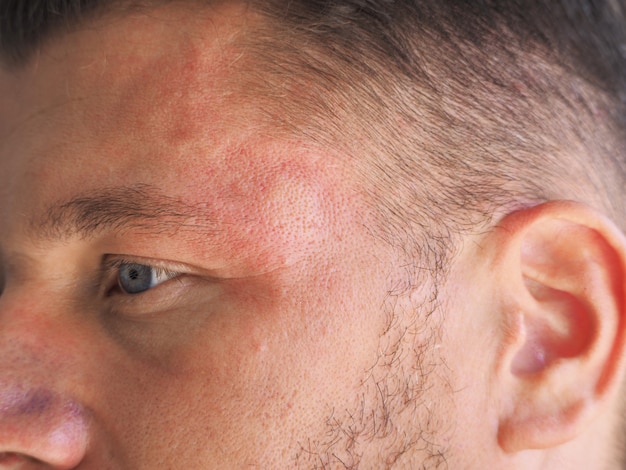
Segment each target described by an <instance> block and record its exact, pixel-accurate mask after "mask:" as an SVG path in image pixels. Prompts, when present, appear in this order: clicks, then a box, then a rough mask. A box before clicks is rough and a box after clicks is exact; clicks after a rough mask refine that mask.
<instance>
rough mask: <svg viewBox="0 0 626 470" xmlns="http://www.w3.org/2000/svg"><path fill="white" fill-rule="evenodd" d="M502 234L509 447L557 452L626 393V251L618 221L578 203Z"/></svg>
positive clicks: (540, 212)
mask: <svg viewBox="0 0 626 470" xmlns="http://www.w3.org/2000/svg"><path fill="white" fill-rule="evenodd" d="M498 230H502V231H503V232H502V233H503V234H505V235H502V236H500V239H499V240H498V241H497V243H498V247H499V248H498V249H499V250H501V253H499V255H498V259H497V261H496V270H498V271H500V273H501V274H502V279H506V282H504V283H501V285H500V286H499V289H500V291H499V292H500V293H499V294H498V295H500V296H501V297H502V299H501V302H500V304H499V305H501V306H502V307H501V308H502V309H503V311H502V312H501V314H502V315H503V318H504V323H505V324H506V325H507V326H506V328H507V330H508V332H507V338H508V339H507V341H506V344H503V349H502V358H501V360H500V362H499V363H498V369H499V370H498V371H497V374H498V376H499V383H500V395H501V397H502V398H501V403H502V405H501V410H500V419H499V429H498V440H499V444H500V446H501V448H502V449H503V450H504V451H506V452H517V451H521V450H525V449H533V448H534V449H536V448H546V447H553V446H557V445H559V444H562V443H564V442H567V441H569V440H571V439H573V438H574V437H576V436H577V435H578V434H579V433H580V432H581V431H582V429H584V426H585V425H586V424H587V423H588V422H589V420H590V419H593V417H594V416H596V415H597V414H598V413H601V412H602V410H603V408H604V406H605V403H606V401H607V399H608V398H609V397H611V396H614V395H615V393H616V392H617V388H618V387H619V385H620V382H621V377H622V375H623V369H624V325H625V318H624V315H625V304H624V293H625V271H626V269H625V264H626V263H625V260H626V243H625V241H624V238H623V236H622V235H621V234H620V232H619V230H618V229H617V228H616V227H614V226H613V224H612V223H611V222H610V221H608V220H606V219H605V218H604V217H602V216H601V215H599V214H598V213H596V212H594V211H593V210H591V209H589V208H588V207H586V206H584V205H581V204H577V203H570V202H555V203H549V204H545V205H542V206H538V207H534V208H531V209H527V210H524V211H520V212H518V213H514V214H511V215H509V216H508V217H506V218H505V219H504V220H503V221H502V224H501V226H500V228H499V229H498ZM496 236H499V235H497V234H496Z"/></svg>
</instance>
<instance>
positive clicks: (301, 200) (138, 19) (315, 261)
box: [0, 2, 626, 470]
mask: <svg viewBox="0 0 626 470" xmlns="http://www.w3.org/2000/svg"><path fill="white" fill-rule="evenodd" d="M263 21H264V19H263V18H262V17H259V16H257V15H255V14H254V13H252V12H251V11H249V10H248V9H246V8H244V7H242V6H240V5H239V4H236V3H228V2H222V3H220V4H219V6H214V7H204V8H196V7H194V6H189V5H185V6H182V5H181V4H179V3H176V2H174V3H172V4H170V5H166V6H161V7H158V8H155V9H151V10H144V11H142V12H138V13H134V14H130V15H127V16H125V17H123V18H121V17H117V16H116V15H114V14H112V15H109V16H104V17H102V18H100V19H99V20H97V21H95V22H90V23H85V24H84V25H82V26H81V27H80V28H78V29H77V30H76V31H74V32H71V33H68V34H65V35H61V36H60V37H58V38H55V39H54V40H52V41H51V42H49V43H48V44H46V45H45V46H44V47H42V49H41V51H40V52H39V53H38V54H37V55H36V57H34V58H33V60H32V61H31V62H29V64H27V65H26V66H25V67H23V68H20V69H17V70H11V71H7V70H3V71H2V72H1V74H0V108H1V110H2V111H1V112H0V266H1V269H0V273H1V276H2V277H1V278H0V289H1V291H0V292H1V293H2V295H1V296H0V371H1V372H2V374H1V378H0V463H1V464H2V465H4V466H5V467H8V468H11V469H17V468H20V469H27V468H55V469H56V468H58V469H70V468H81V469H82V468H85V469H139V470H141V469H154V468H185V469H206V468H258V469H266V468H269V469H282V468H297V469H315V468H324V469H342V468H351V469H356V468H359V469H386V468H394V469H425V470H427V469H436V468H450V469H482V468H503V469H524V470H528V469H540V468H546V469H550V468H551V469H559V470H563V469H566V468H574V469H577V468H586V469H603V470H604V469H605V468H606V467H607V466H608V465H609V464H610V463H611V462H612V461H611V455H612V452H611V448H612V445H613V442H612V439H611V435H612V431H613V430H614V427H615V423H616V418H615V416H617V414H616V412H615V410H616V409H617V407H616V403H617V401H616V396H617V391H618V384H619V383H620V382H621V380H622V378H623V370H624V364H623V358H624V354H623V343H624V331H626V330H625V323H626V322H625V321H624V311H625V309H624V305H623V303H624V289H623V286H624V285H625V283H624V278H625V276H624V272H626V268H625V266H626V263H624V259H625V257H624V246H625V243H624V239H623V236H622V235H621V234H620V233H619V231H617V230H616V229H615V227H614V226H613V225H612V223H611V222H610V221H609V220H607V219H605V218H604V217H603V216H601V215H599V214H598V213H597V212H595V211H594V210H593V209H591V208H589V207H587V206H585V205H584V204H581V203H572V202H570V203H566V202H563V201H557V202H554V203H551V204H545V205H537V206H536V207H527V208H526V207H524V208H521V209H520V210H519V211H517V212H513V213H508V212H506V211H505V212H503V213H497V214H492V215H493V217H492V218H493V223H491V222H489V223H485V224H484V225H478V226H476V227H475V228H474V229H472V230H468V231H467V233H465V234H463V235H462V236H461V235H459V236H458V237H457V239H456V240H455V242H456V245H455V246H454V250H452V254H451V256H450V258H449V260H448V261H449V263H450V264H449V265H448V266H446V268H447V269H446V272H445V274H446V279H445V282H441V283H434V282H433V281H432V279H431V277H430V276H429V275H428V270H427V268H428V266H422V265H421V264H420V263H419V261H417V260H415V259H412V258H411V256H412V255H413V253H403V252H402V247H398V246H394V245H392V244H390V243H387V242H385V241H383V240H381V239H379V238H377V237H376V236H375V234H377V233H381V231H380V230H377V227H376V224H378V223H380V219H379V217H378V216H379V214H378V213H377V212H375V211H374V210H373V207H372V206H373V203H372V200H371V198H370V196H369V195H368V191H366V190H365V189H364V187H363V186H364V182H363V178H362V172H361V171H357V168H356V165H355V162H354V161H353V160H352V159H351V158H348V157H346V155H344V154H343V153H342V152H341V151H340V150H338V149H341V148H342V147H337V148H335V147H333V146H332V145H327V146H321V145H319V144H315V143H313V142H311V141H309V140H307V139H305V138H303V137H301V136H296V135H289V133H288V132H285V129H281V130H280V131H279V132H274V129H272V128H271V127H268V126H267V122H268V121H267V119H265V117H266V116H267V114H266V112H267V110H264V109H262V106H261V105H260V103H262V101H261V100H259V101H252V100H250V99H249V96H250V91H249V90H242V89H241V88H242V87H245V86H246V84H248V83H249V77H242V73H244V71H249V70H250V67H251V66H253V65H254V57H252V58H251V57H250V56H249V55H250V51H249V50H248V49H246V47H244V46H242V44H252V43H253V41H252V39H251V38H255V36H254V35H255V32H256V28H257V26H258V25H259V24H261V23H262V22H263ZM181 25H184V27H181ZM260 70H263V68H260ZM259 79H262V77H259ZM273 80H276V77H273ZM271 83H276V81H274V82H271ZM260 88H261V89H262V87H260ZM290 91H293V90H290ZM304 91H306V90H303V92H304ZM274 92H275V94H276V96H280V95H281V90H280V88H279V89H278V90H274ZM285 94H287V93H286V92H285ZM277 109H279V105H275V108H273V109H272V110H271V111H272V112H273V113H275V112H276V110H277ZM432 125H434V124H432ZM361 137H362V136H358V138H361ZM356 138H357V137H355V139H356ZM365 142H366V141H365V140H364V141H363V142H361V143H360V145H365ZM343 145H344V148H345V146H347V144H346V143H345V142H344V144H343ZM416 153H417V155H418V157H419V156H421V154H420V153H419V149H418V150H416ZM459 164H462V162H459ZM359 170H361V169H359ZM372 181H374V180H372ZM426 188H427V187H426ZM490 220H491V219H490ZM422 235H423V234H422ZM423 236H424V237H425V236H426V235H423ZM581 247H584V249H583V248H581ZM138 266H140V267H149V268H150V269H152V270H153V272H154V273H156V274H155V276H154V279H156V281H154V285H150V288H149V289H146V290H145V291H143V292H140V293H137V294H129V293H128V292H126V291H124V288H123V286H124V284H123V283H122V281H121V279H120V273H121V272H122V271H123V269H122V268H129V267H130V268H132V269H127V270H126V272H127V273H131V272H135V273H136V272H138V271H137V270H136V269H135V268H137V267H138ZM420 269H422V270H423V271H425V272H426V273H427V274H425V275H423V276H419V277H417V278H416V277H415V276H413V274H414V273H415V272H418V271H420ZM151 279H152V278H151ZM440 280H442V279H440ZM151 282H152V280H151ZM581 286H582V287H581ZM609 468H610V467H609Z"/></svg>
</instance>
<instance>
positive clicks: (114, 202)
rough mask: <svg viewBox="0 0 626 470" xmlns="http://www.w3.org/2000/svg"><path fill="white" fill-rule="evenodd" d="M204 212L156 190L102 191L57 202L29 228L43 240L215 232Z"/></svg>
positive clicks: (140, 187) (140, 186)
mask: <svg viewBox="0 0 626 470" xmlns="http://www.w3.org/2000/svg"><path fill="white" fill-rule="evenodd" d="M204 212H205V211H203V210H202V208H201V207H200V206H194V205H190V204H187V203H185V202H184V201H182V200H180V199H178V198H174V197H171V196H168V195H165V194H163V193H162V192H161V191H160V190H159V188H157V187H155V186H152V185H148V184H138V185H134V186H130V187H127V186H122V187H110V188H104V189H100V190H98V191H97V192H94V193H88V194H82V195H78V196H76V197H73V198H72V199H70V200H67V201H62V202H56V203H54V204H52V205H51V206H49V207H48V208H47V210H46V211H45V214H44V215H43V217H39V218H37V219H33V220H31V224H30V225H31V229H32V230H33V231H34V233H36V234H37V236H38V237H43V238H45V239H66V238H69V237H76V236H78V237H81V238H90V237H93V236H95V235H97V234H99V233H101V232H104V231H118V232H122V231H126V230H131V229H137V230H141V231H142V232H145V234H146V235H151V234H155V235H164V234H165V235H167V234H173V233H176V232H179V231H181V230H194V231H215V230H216V225H217V224H216V222H215V220H210V219H209V218H208V217H207V216H206V214H205V213H204Z"/></svg>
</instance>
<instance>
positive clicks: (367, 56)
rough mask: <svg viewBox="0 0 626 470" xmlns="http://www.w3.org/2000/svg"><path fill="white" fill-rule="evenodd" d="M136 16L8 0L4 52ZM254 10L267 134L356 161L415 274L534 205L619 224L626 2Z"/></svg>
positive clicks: (12, 53)
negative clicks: (575, 210) (109, 17)
mask: <svg viewBox="0 0 626 470" xmlns="http://www.w3.org/2000/svg"><path fill="white" fill-rule="evenodd" d="M166 1H167V0H144V1H143V4H145V5H152V4H156V3H164V2H166ZM178 1H179V2H187V3H194V4H202V3H203V2H204V3H213V2H212V1H211V0H178ZM140 3H141V2H139V1H136V0H2V1H1V2H0V54H1V56H2V57H3V58H4V62H5V64H6V65H7V66H13V67H18V66H20V64H22V65H23V64H25V63H27V62H28V60H29V58H30V57H31V56H32V55H33V54H34V53H35V51H36V50H37V48H39V47H40V46H41V45H42V44H43V43H45V42H46V41H48V40H50V39H51V38H53V37H54V36H55V35H59V34H62V33H63V32H64V31H68V30H71V29H73V28H76V27H79V26H80V22H81V21H83V20H84V18H87V17H90V16H94V15H96V14H97V12H98V11H101V10H102V11H107V12H110V11H111V9H112V8H114V7H117V6H119V5H133V6H136V5H139V4H140ZM249 6H250V8H252V9H254V10H256V11H258V12H260V13H262V14H263V15H265V17H266V18H267V22H266V24H265V25H261V26H259V27H258V31H255V34H253V35H247V36H246V37H245V38H244V39H242V41H244V42H245V45H246V46H247V49H246V50H248V51H249V54H248V60H247V61H246V60H242V61H241V62H240V66H241V67H244V68H245V67H247V66H249V67H248V69H246V72H247V73H246V74H244V77H245V78H244V80H246V82H245V86H242V90H243V92H244V93H247V94H248V97H249V99H250V100H251V102H254V103H256V104H258V105H259V108H260V109H262V110H263V112H264V113H265V118H266V119H267V120H268V123H270V124H271V129H273V130H277V131H278V130H284V131H285V132H289V133H297V134H299V135H303V136H306V137H308V138H309V139H310V141H311V142H314V143H315V142H317V143H320V144H323V145H324V146H326V147H328V148H331V147H335V148H339V150H340V152H338V153H341V154H344V155H348V156H349V157H351V158H353V159H354V160H355V162H358V163H359V164H358V165H355V166H357V167H358V169H359V171H360V173H361V176H362V178H363V181H364V184H363V190H364V191H366V192H368V193H370V194H371V196H372V198H371V200H372V205H373V208H374V210H375V211H376V212H377V214H378V217H379V222H380V223H379V224H378V226H377V227H376V228H373V231H374V232H375V233H376V235H378V236H380V237H382V238H384V239H385V240H386V241H387V242H389V243H391V244H393V245H395V246H397V247H398V249H399V250H401V251H404V252H407V257H408V258H410V259H413V260H415V261H414V266H413V270H414V272H413V273H412V274H414V275H415V276H418V275H419V274H420V273H421V272H423V271H425V272H431V273H434V274H435V275H437V274H438V273H441V272H442V271H443V270H444V269H443V268H444V267H445V264H446V263H445V259H446V257H447V256H449V255H450V250H451V247H453V246H454V244H453V243H450V241H451V239H452V238H454V237H455V235H456V234H458V233H460V232H463V231H466V230H475V229H476V227H477V226H480V225H481V224H482V223H485V222H489V221H490V220H491V218H493V217H497V214H498V211H506V210H511V209H515V208H519V207H523V206H526V205H531V204H536V203H538V202H541V201H546V200H550V199H565V198H568V199H577V200H580V201H583V202H586V203H588V204H591V205H594V206H596V207H599V208H600V209H602V210H604V211H605V212H607V213H608V214H609V215H610V216H611V217H613V218H614V219H615V220H616V222H617V223H618V224H621V226H622V228H625V227H626V201H625V199H624V196H623V192H624V191H623V188H624V187H626V19H625V13H626V0H603V1H602V0H344V1H341V0H255V1H250V2H249ZM412 282H415V279H412V280H408V281H407V286H406V288H410V287H411V283H412Z"/></svg>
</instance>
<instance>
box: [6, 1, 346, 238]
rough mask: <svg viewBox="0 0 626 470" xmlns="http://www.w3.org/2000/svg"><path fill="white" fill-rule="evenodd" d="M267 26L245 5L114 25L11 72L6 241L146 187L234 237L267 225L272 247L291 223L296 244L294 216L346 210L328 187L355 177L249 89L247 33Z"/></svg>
mask: <svg viewBox="0 0 626 470" xmlns="http://www.w3.org/2000/svg"><path fill="white" fill-rule="evenodd" d="M257 21H259V20H258V18H256V17H254V15H252V14H251V13H249V12H248V11H247V10H246V9H245V8H240V7H234V6H229V7H227V8H226V7H220V9H219V10H218V9H213V8H205V9H202V10H200V11H191V10H184V9H183V10H181V9H179V8H177V7H174V6H168V7H164V8H161V9H157V10H154V11H151V12H149V13H142V14H136V15H133V16H130V17H127V18H114V17H112V18H108V19H104V20H101V21H99V22H98V23H96V24H93V25H88V26H86V27H85V28H83V29H82V30H81V31H79V32H76V33H73V34H68V35H66V36H64V37H62V38H60V39H58V40H56V41H55V42H53V43H51V44H50V45H48V46H47V47H45V48H44V49H43V51H42V53H41V54H40V55H39V57H37V58H36V60H35V61H34V62H33V63H32V64H31V65H30V66H29V67H28V68H26V69H24V70H20V71H17V72H5V73H4V74H3V75H2V76H1V77H0V88H1V90H2V92H1V93H0V106H1V109H2V110H3V111H2V113H0V116H1V117H0V188H1V189H0V198H1V200H2V206H3V209H2V210H1V211H0V220H1V221H2V223H1V224H0V225H2V226H3V227H4V229H3V231H4V232H5V233H4V237H5V238H6V237H8V235H7V231H9V232H10V231H11V230H13V232H15V230H17V229H11V227H20V229H22V230H23V228H24V227H30V226H32V225H33V224H32V221H33V220H34V221H35V225H36V223H37V221H38V220H41V219H45V216H46V214H48V213H50V206H51V205H54V204H57V203H59V204H62V203H64V202H65V201H68V200H72V199H75V198H77V197H78V198H81V197H83V196H85V195H89V194H111V193H114V194H120V193H124V191H119V190H118V188H124V187H126V188H134V187H136V185H138V184H139V185H141V188H155V189H156V190H158V191H159V193H160V195H162V196H164V197H163V198H161V199H160V200H167V201H176V200H180V202H181V203H182V204H183V205H184V207H187V208H193V210H201V211H203V216H204V219H203V220H204V221H207V220H211V221H214V222H215V224H217V225H220V224H221V226H222V227H229V230H228V231H227V233H228V234H227V235H224V237H225V238H228V239H233V238H237V236H239V235H241V237H242V238H245V237H246V236H247V235H245V234H241V233H240V234H238V235H237V234H234V233H233V230H234V228H233V227H236V226H241V225H242V221H248V222H249V223H253V224H256V225H258V226H266V227H269V228H268V229H267V231H266V235H267V236H268V237H270V238H271V239H272V240H276V239H277V237H276V227H278V226H280V225H281V224H283V225H284V226H286V225H289V223H291V224H292V225H291V228H290V229H289V230H287V231H283V232H282V234H283V235H285V236H287V235H286V234H287V233H288V235H289V236H292V235H293V236H295V235H294V234H296V233H301V232H302V231H300V232H298V230H295V229H294V228H293V224H294V223H295V222H294V220H295V219H294V218H296V219H298V220H299V222H298V224H300V225H301V226H306V225H307V224H313V225H320V226H322V225H323V223H322V222H320V220H319V219H320V217H322V218H323V217H325V216H323V215H321V214H322V213H324V214H326V213H327V212H328V211H330V210H334V209H331V207H330V206H333V207H339V206H343V204H340V203H338V202H337V199H336V198H333V197H331V195H330V193H333V192H334V191H335V189H336V188H338V186H337V185H336V184H335V183H336V182H337V181H342V182H345V181H346V178H345V175H339V174H338V172H339V170H338V166H337V165H336V161H335V160H333V159H327V158H326V157H328V155H324V158H322V157H321V156H320V155H319V154H318V153H315V152H311V151H309V148H308V147H307V146H306V145H304V144H303V143H302V142H298V141H295V140H292V141H286V140H284V139H283V140H282V141H281V142H278V141H277V140H276V139H272V138H271V136H269V135H268V133H267V132H266V130H263V129H261V128H259V126H258V124H257V123H258V120H257V119H256V117H257V116H256V113H257V111H256V110H255V108H254V107H253V106H251V105H250V103H247V102H243V101H242V99H241V98H240V94H239V93H238V85H239V83H238V78H237V77H238V75H237V74H238V73H239V70H238V66H239V64H240V63H241V62H242V61H244V60H247V59H246V58H245V51H244V50H242V49H241V48H240V47H239V44H240V41H239V39H240V38H241V37H242V35H245V34H247V32H248V31H249V30H250V29H251V26H252V25H253V24H254V23H255V22H257ZM322 160H323V161H322ZM333 181H334V182H333ZM341 197H343V196H341ZM153 199H155V198H153ZM155 200H158V198H156V199H155ZM85 207H90V206H89V205H86V206H85ZM93 207H97V206H93ZM302 213H305V214H306V217H304V218H302V216H301V214H302ZM20 217H24V218H26V217H27V218H28V219H29V220H19V218H20ZM281 218H283V219H285V220H291V222H289V223H286V222H285V220H283V221H282V222H280V221H279V220H278V219H281ZM314 219H315V220H314ZM244 225H245V224H244ZM241 230H244V231H245V230H249V229H245V228H242V229H241ZM225 233H226V231H225ZM13 235H15V233H13ZM236 235H237V236H236ZM248 235H250V234H248ZM257 235H258V233H257ZM13 238H15V236H13ZM261 238H262V237H256V239H261ZM294 242H295V240H294ZM301 242H303V241H302V240H298V243H301Z"/></svg>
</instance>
